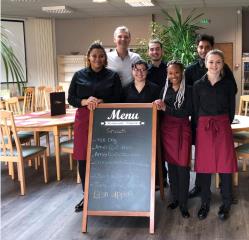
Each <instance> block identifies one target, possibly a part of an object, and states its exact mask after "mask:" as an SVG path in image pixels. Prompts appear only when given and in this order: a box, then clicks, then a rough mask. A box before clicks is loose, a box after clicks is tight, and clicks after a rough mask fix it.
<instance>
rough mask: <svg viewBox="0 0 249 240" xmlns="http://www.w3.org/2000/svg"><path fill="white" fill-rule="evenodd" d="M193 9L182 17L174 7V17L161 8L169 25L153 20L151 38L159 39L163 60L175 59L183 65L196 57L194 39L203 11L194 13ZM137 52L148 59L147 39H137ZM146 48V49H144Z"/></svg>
mask: <svg viewBox="0 0 249 240" xmlns="http://www.w3.org/2000/svg"><path fill="white" fill-rule="evenodd" d="M195 11H196V10H195V9H193V10H192V11H191V13H190V14H189V15H188V16H187V17H186V18H185V19H183V18H182V14H181V13H180V10H179V9H178V8H177V7H175V17H173V16H171V15H170V14H169V13H168V12H167V11H165V10H162V12H163V14H164V16H165V18H166V20H167V21H168V23H169V25H168V26H165V25H163V24H160V23H157V22H153V23H152V24H151V26H150V28H151V30H152V31H151V38H157V39H159V40H160V41H161V42H162V44H163V49H164V53H165V54H164V58H165V60H172V59H177V60H180V61H181V62H182V63H183V64H184V65H185V66H187V65H189V64H190V63H192V62H194V61H195V59H196V46H195V39H196V35H197V30H199V29H201V28H202V27H200V26H199V18H200V17H201V16H202V15H203V13H200V14H197V15H196V14H195ZM138 45H139V47H138V50H137V52H138V53H139V54H141V57H143V58H145V59H148V57H147V56H145V55H147V46H148V41H146V40H139V43H138ZM145 49H146V51H145Z"/></svg>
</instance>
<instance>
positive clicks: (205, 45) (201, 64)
mask: <svg viewBox="0 0 249 240" xmlns="http://www.w3.org/2000/svg"><path fill="white" fill-rule="evenodd" d="M196 46H197V53H198V59H197V61H196V62H195V63H194V64H192V65H190V66H188V67H187V68H186V70H185V79H186V84H187V85H190V86H193V85H194V83H195V82H196V81H197V80H199V79H201V78H202V77H203V76H204V75H205V74H206V72H207V69H206V67H205V57H206V54H207V53H208V52H209V51H210V50H212V49H213V47H214V37H213V36H210V35H206V34H201V35H199V36H198V37H197V39H196ZM223 70H224V74H225V75H227V76H229V78H230V79H232V81H233V83H234V84H233V86H234V91H235V93H237V90H238V89H237V85H236V81H235V78H234V76H233V73H232V71H231V70H230V68H229V67H228V65H227V64H225V65H224V68H223ZM195 128H196V126H195V123H193V122H192V135H193V145H194V144H195ZM200 192H201V187H200V177H199V174H196V179H195V186H194V188H193V189H192V190H190V192H189V198H194V197H196V196H198V195H199V194H200Z"/></svg>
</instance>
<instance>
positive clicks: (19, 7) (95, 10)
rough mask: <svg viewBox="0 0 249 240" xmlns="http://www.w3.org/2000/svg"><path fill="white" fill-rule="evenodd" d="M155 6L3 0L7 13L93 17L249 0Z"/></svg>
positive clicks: (162, 0)
mask: <svg viewBox="0 0 249 240" xmlns="http://www.w3.org/2000/svg"><path fill="white" fill-rule="evenodd" d="M154 2H155V6H154V7H142V8H132V7H130V6H129V5H128V4H126V3H125V0H109V1H108V2H107V3H93V2H92V0H1V4H2V6H1V14H2V16H3V17H20V18H23V17H44V18H48V17H53V18H90V17H109V16H135V15H148V14H150V15H151V14H158V13H161V9H165V10H167V9H170V8H174V6H175V5H177V6H179V7H182V8H206V7H247V8H248V6H249V0H155V1H154ZM58 5H67V6H69V7H71V8H73V9H74V12H73V13H72V14H63V15H59V14H57V15H53V14H48V13H46V12H43V11H42V10H41V8H42V7H44V6H58Z"/></svg>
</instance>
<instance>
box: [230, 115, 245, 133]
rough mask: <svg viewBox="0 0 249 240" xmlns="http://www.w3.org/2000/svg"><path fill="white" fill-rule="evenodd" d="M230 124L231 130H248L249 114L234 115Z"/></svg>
mask: <svg viewBox="0 0 249 240" xmlns="http://www.w3.org/2000/svg"><path fill="white" fill-rule="evenodd" d="M231 126H232V130H233V132H240V131H249V116H242V115H235V117H234V121H233V123H232V125H231Z"/></svg>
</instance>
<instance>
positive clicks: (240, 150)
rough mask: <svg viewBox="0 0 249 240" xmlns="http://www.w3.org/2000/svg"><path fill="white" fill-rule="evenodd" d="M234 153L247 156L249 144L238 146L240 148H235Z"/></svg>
mask: <svg viewBox="0 0 249 240" xmlns="http://www.w3.org/2000/svg"><path fill="white" fill-rule="evenodd" d="M236 151H237V152H238V153H246V154H249V143H246V144H243V145H240V146H238V147H236Z"/></svg>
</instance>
